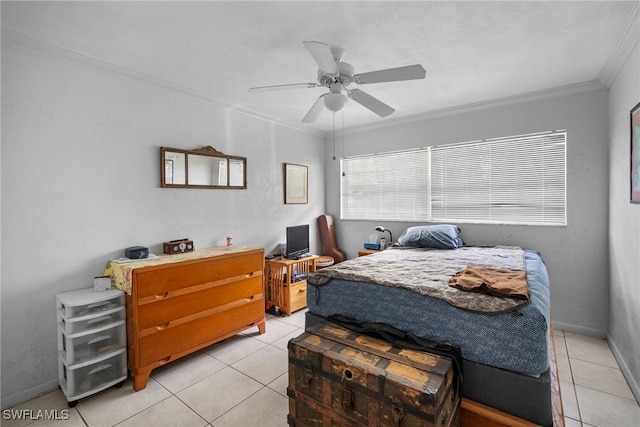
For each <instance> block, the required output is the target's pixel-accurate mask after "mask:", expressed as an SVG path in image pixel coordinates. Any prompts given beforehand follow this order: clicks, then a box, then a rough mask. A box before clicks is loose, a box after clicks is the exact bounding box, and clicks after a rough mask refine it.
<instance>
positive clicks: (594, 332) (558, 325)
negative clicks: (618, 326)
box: [553, 320, 607, 339]
mask: <svg viewBox="0 0 640 427" xmlns="http://www.w3.org/2000/svg"><path fill="white" fill-rule="evenodd" d="M553 329H555V330H556V331H566V332H571V333H574V334H580V335H587V336H590V337H595V338H602V339H606V338H607V331H605V330H602V329H594V328H586V327H584V326H576V325H571V324H569V323H563V322H556V321H555V320H554V321H553Z"/></svg>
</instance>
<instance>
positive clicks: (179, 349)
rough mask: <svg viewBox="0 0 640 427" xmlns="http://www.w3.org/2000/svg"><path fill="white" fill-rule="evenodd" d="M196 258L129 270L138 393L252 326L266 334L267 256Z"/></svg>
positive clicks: (131, 358)
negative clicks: (185, 359)
mask: <svg viewBox="0 0 640 427" xmlns="http://www.w3.org/2000/svg"><path fill="white" fill-rule="evenodd" d="M192 256H193V258H192V259H184V260H181V261H177V262H174V261H172V260H171V259H167V258H165V257H161V258H163V259H165V260H166V262H162V261H154V260H153V259H151V260H149V261H148V263H145V262H135V263H133V265H130V266H129V267H127V268H128V269H129V270H127V271H126V272H125V277H127V278H128V282H130V283H129V284H130V293H128V294H127V297H126V306H127V346H128V366H129V370H130V371H131V375H132V377H133V388H134V390H136V391H138V390H142V389H143V388H145V387H146V386H147V381H148V379H149V375H150V373H151V370H152V369H154V368H157V367H158V366H161V365H164V364H166V363H169V362H171V361H173V360H176V359H178V358H180V357H182V356H185V355H187V354H190V353H192V352H194V351H197V350H199V349H201V348H204V347H207V346H209V345H211V344H214V343H216V342H218V341H221V340H223V339H225V338H228V337H230V336H232V335H235V334H237V333H238V332H241V331H243V330H245V329H247V328H250V327H253V326H257V327H258V330H259V332H260V333H261V334H263V333H264V332H265V314H264V306H265V301H264V296H263V295H264V294H263V280H262V278H263V268H264V250H263V249H252V248H247V249H246V250H239V251H238V250H234V251H231V252H229V253H224V252H222V253H215V254H213V255H210V256H209V255H207V252H205V255H201V256H200V257H198V255H197V254H194V255H192ZM112 264H113V263H110V265H108V268H109V267H111V270H112V272H113V270H114V267H113V265H112ZM117 268H121V267H116V269H117Z"/></svg>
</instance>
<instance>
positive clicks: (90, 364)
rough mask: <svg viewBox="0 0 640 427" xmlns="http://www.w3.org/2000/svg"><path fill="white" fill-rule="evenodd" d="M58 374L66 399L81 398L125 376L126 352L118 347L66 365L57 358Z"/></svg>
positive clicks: (123, 378)
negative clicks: (98, 356)
mask: <svg viewBox="0 0 640 427" xmlns="http://www.w3.org/2000/svg"><path fill="white" fill-rule="evenodd" d="M58 365H59V366H58V368H59V369H58V376H59V378H58V379H59V382H60V386H61V387H62V391H63V392H64V394H65V395H66V396H67V399H81V398H82V397H85V396H88V395H90V394H93V393H95V392H97V391H100V390H104V389H105V388H108V387H111V386H112V385H115V384H117V383H119V382H121V381H124V380H125V379H126V378H127V353H126V349H124V348H123V349H120V350H118V351H116V352H113V353H109V354H107V355H105V356H103V357H101V358H97V359H91V360H89V361H87V362H85V363H78V364H76V365H73V366H67V365H65V363H64V362H63V360H62V357H59V358H58Z"/></svg>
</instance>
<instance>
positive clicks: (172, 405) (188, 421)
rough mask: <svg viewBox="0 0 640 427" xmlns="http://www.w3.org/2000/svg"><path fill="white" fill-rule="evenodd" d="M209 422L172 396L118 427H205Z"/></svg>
mask: <svg viewBox="0 0 640 427" xmlns="http://www.w3.org/2000/svg"><path fill="white" fill-rule="evenodd" d="M206 425H207V422H206V421H205V420H204V419H202V418H201V417H199V416H198V415H197V414H196V413H195V412H193V411H192V410H191V409H190V408H189V407H188V406H187V405H185V404H184V403H182V402H181V401H180V400H178V399H177V398H176V397H175V396H171V397H169V398H167V399H165V400H163V401H162V402H158V403H156V404H155V405H153V406H151V407H150V408H147V409H145V410H144V411H142V412H140V413H138V414H136V415H134V416H133V417H131V418H129V419H126V420H124V421H123V422H122V423H120V424H118V426H117V427H142V426H149V427H152V426H153V427H175V426H181V427H204V426H206Z"/></svg>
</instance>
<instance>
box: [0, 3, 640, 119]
mask: <svg viewBox="0 0 640 427" xmlns="http://www.w3.org/2000/svg"><path fill="white" fill-rule="evenodd" d="M637 7H638V6H637V1H636V2H633V1H631V2H614V1H586V2H575V1H550V2H538V1H528V2H516V1H512V2H487V1H472V2H460V1H412V2H397V1H386V2H380V1H377V2H363V1H338V2H326V1H295V2H294V1H284V2H272V1H258V2H244V1H233V2H231V1H229V2H222V1H196V2H183V1H177V2H163V1H160V2H156V1H145V2H126V1H125V2H109V1H107V2H90V1H86V2H7V1H2V32H3V36H11V37H13V38H16V37H18V38H26V39H29V40H33V41H37V42H43V43H45V44H47V45H51V46H53V47H55V48H64V49H68V50H70V51H72V52H75V53H78V54H82V55H86V56H88V57H91V58H92V59H95V60H99V61H104V62H105V63H108V64H113V65H114V66H117V67H122V68H124V69H126V70H130V71H132V72H134V73H136V74H137V73H140V74H143V75H145V76H149V78H151V79H152V80H155V81H159V80H161V81H165V82H167V84H170V85H173V86H175V87H184V88H185V90H189V91H192V92H195V93H201V94H202V95H204V96H206V97H208V98H211V99H215V100H217V101H220V102H222V103H223V104H225V105H229V106H231V107H233V108H237V109H239V110H241V111H245V112H250V113H252V114H257V115H259V116H262V117H266V118H269V119H273V120H276V121H279V122H283V123H286V124H289V125H292V126H295V127H298V128H302V129H308V130H311V131H313V130H321V131H327V130H330V129H331V126H332V116H331V113H329V112H328V111H325V112H323V114H322V115H321V117H320V119H319V120H318V121H317V122H316V123H313V124H303V123H301V120H302V118H303V117H304V115H305V114H306V112H307V111H308V109H309V108H310V107H311V105H312V104H313V102H314V101H315V100H316V98H317V97H318V96H319V95H321V94H322V93H324V92H325V91H326V89H325V88H313V89H306V88H305V89H296V90H289V91H283V92H269V93H259V94H256V93H249V92H248V88H249V87H252V86H266V85H277V84H286V83H304V82H315V81H316V80H315V79H316V73H317V65H316V63H315V62H314V61H313V59H312V58H311V56H310V55H309V53H308V52H307V51H306V49H305V48H304V47H303V45H302V42H303V41H305V40H315V41H321V42H325V43H328V44H330V45H332V46H337V47H341V48H343V49H345V51H346V53H345V56H344V58H343V61H345V62H348V63H350V64H352V65H353V66H354V67H355V70H356V73H358V72H360V73H361V72H367V71H374V70H378V69H384V68H391V67H399V66H404V65H411V64H421V65H422V66H423V67H424V68H425V69H426V70H427V76H426V79H424V80H413V81H404V82H392V83H377V84H370V85H359V86H358V85H355V84H352V85H351V86H350V88H351V89H353V88H356V87H357V88H359V89H361V90H364V91H365V92H367V93H369V94H370V95H373V96H375V97H376V98H378V99H380V100H381V101H383V102H385V103H387V104H389V105H391V106H392V107H394V108H395V109H396V112H395V113H394V114H392V115H391V116H389V117H387V118H380V117H378V116H376V115H375V114H374V113H372V112H370V111H369V110H367V109H365V108H364V107H362V106H360V105H359V104H357V103H355V102H353V101H350V102H349V104H348V105H347V107H346V108H345V110H344V124H345V126H346V127H353V126H361V125H367V124H372V123H384V122H389V123H392V122H393V121H394V120H397V119H399V118H407V117H411V116H416V115H423V114H426V113H430V112H435V111H439V110H443V109H450V108H454V107H457V106H462V105H469V104H476V103H481V102H485V101H488V100H495V99H501V98H505V97H512V96H518V95H522V94H528V93H532V92H537V91H542V90H546V89H551V88H558V87H564V86H568V85H574V84H579V83H584V82H591V81H594V80H602V76H603V75H604V74H605V73H606V72H607V71H608V67H610V61H611V59H612V57H613V55H614V53H615V52H616V49H617V48H618V46H619V43H620V40H621V38H622V37H623V35H624V31H625V28H627V26H628V21H629V19H630V17H631V16H633V14H634V13H637ZM338 116H339V117H337V118H336V120H337V122H338V121H339V122H340V123H342V120H343V118H342V117H341V115H340V114H339V115H338Z"/></svg>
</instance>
